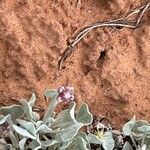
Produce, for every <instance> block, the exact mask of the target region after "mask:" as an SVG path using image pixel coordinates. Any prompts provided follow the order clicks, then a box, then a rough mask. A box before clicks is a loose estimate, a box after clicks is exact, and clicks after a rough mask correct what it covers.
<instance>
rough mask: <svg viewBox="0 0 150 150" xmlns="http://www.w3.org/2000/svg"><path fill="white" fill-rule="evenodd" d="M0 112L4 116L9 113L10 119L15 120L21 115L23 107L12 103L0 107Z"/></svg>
mask: <svg viewBox="0 0 150 150" xmlns="http://www.w3.org/2000/svg"><path fill="white" fill-rule="evenodd" d="M0 112H1V113H2V114H3V115H4V116H6V115H8V114H11V116H12V119H13V120H15V119H17V118H20V117H22V116H23V114H24V111H23V108H22V107H21V106H19V105H12V106H8V107H1V108H0Z"/></svg>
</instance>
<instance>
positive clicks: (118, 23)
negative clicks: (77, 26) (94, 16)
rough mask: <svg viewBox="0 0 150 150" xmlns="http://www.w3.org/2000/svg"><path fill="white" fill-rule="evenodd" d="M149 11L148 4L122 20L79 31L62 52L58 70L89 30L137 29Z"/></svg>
mask: <svg viewBox="0 0 150 150" xmlns="http://www.w3.org/2000/svg"><path fill="white" fill-rule="evenodd" d="M149 9H150V2H149V3H148V4H146V5H144V6H141V7H139V8H136V9H135V10H133V11H131V12H129V13H128V14H127V15H126V16H125V17H124V18H119V19H116V20H111V21H105V22H96V23H93V24H91V25H89V26H87V27H85V28H83V29H82V30H80V31H79V32H78V33H77V34H76V35H75V36H74V39H73V41H72V42H71V43H70V44H69V45H68V47H67V49H66V50H65V51H64V52H63V54H62V57H61V59H60V60H59V63H58V68H59V69H62V65H63V62H64V61H65V60H66V59H67V57H68V56H69V55H70V54H71V53H72V51H73V50H74V47H75V45H76V44H77V43H78V42H79V41H80V40H81V39H83V37H85V36H86V35H87V34H88V33H89V32H90V31H91V30H93V29H95V28H98V27H115V28H117V27H123V28H124V27H126V28H132V29H134V28H137V27H138V26H139V23H140V21H141V19H142V17H143V15H144V13H145V12H146V11H148V10H149ZM138 13H139V15H138V17H137V19H136V20H135V21H131V20H127V19H128V18H130V17H131V16H132V15H134V14H138Z"/></svg>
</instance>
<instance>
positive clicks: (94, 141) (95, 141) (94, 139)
mask: <svg viewBox="0 0 150 150" xmlns="http://www.w3.org/2000/svg"><path fill="white" fill-rule="evenodd" d="M87 137H88V140H89V143H92V144H100V145H101V144H102V141H101V140H100V139H99V138H98V137H97V136H96V135H94V134H91V133H89V134H88V136H87Z"/></svg>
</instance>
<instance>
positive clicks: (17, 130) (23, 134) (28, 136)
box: [13, 124, 36, 139]
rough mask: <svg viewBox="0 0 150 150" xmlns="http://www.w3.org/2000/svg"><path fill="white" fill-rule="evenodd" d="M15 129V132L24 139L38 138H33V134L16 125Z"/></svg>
mask: <svg viewBox="0 0 150 150" xmlns="http://www.w3.org/2000/svg"><path fill="white" fill-rule="evenodd" d="M13 127H14V129H15V131H16V132H17V133H18V134H20V135H22V136H23V137H27V138H31V139H36V137H35V136H33V135H32V134H30V133H29V132H28V131H27V130H25V129H23V128H21V127H18V126H16V125H15V124H14V125H13Z"/></svg>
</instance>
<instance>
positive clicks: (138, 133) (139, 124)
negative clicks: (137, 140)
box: [132, 120, 150, 137]
mask: <svg viewBox="0 0 150 150" xmlns="http://www.w3.org/2000/svg"><path fill="white" fill-rule="evenodd" d="M149 125H150V124H149V123H148V122H147V121H144V120H138V121H136V123H135V125H134V127H133V129H132V133H133V135H134V136H135V137H143V132H141V131H139V130H138V128H139V127H142V126H149Z"/></svg>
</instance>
